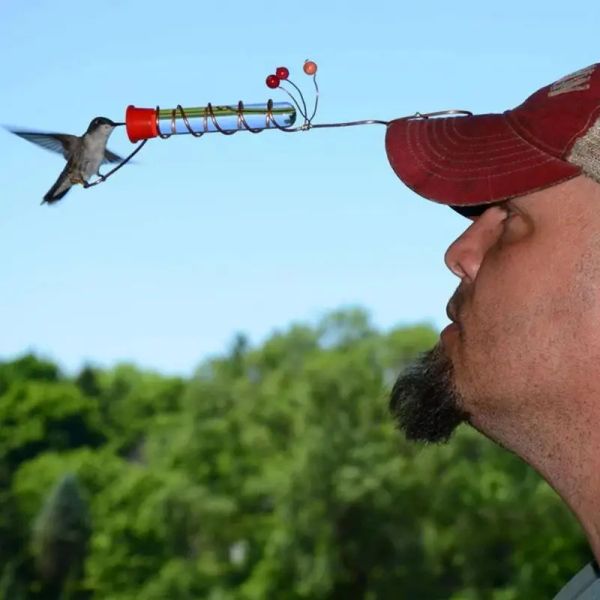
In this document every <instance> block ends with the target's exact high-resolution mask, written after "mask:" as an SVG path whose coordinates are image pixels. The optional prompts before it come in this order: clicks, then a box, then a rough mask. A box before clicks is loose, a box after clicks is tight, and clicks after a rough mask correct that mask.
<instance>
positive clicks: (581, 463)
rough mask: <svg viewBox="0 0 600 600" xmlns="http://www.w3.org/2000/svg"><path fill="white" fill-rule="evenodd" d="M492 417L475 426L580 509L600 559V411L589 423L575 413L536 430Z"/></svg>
mask: <svg viewBox="0 0 600 600" xmlns="http://www.w3.org/2000/svg"><path fill="white" fill-rule="evenodd" d="M581 414H589V413H585V412H582V413H581ZM487 420H488V419H480V420H479V421H480V422H477V423H475V422H474V423H473V426H474V427H476V428H477V429H478V430H480V431H482V432H483V433H484V434H485V435H486V436H488V437H491V438H492V439H494V440H495V441H496V442H497V443H499V444H500V445H501V446H503V447H504V448H507V449H509V450H510V451H511V452H514V453H515V454H517V455H518V456H519V457H521V458H522V459H523V460H524V461H525V462H527V463H528V464H529V465H531V466H532V467H533V468H534V469H535V470H536V471H537V472H538V473H540V475H541V476H542V477H543V478H544V479H545V480H546V481H547V482H548V483H549V484H550V486H551V487H552V488H553V489H554V490H555V491H556V492H557V493H558V494H559V495H560V496H561V498H562V499H563V500H564V502H565V503H566V504H567V505H568V506H569V508H570V509H571V511H572V512H573V513H574V514H575V516H576V517H577V519H578V520H579V522H580V524H581V526H582V527H583V529H584V531H585V534H586V537H587V539H588V542H589V544H590V547H591V549H592V551H593V553H594V556H595V557H596V561H597V562H599V563H600V427H598V424H599V423H600V415H599V420H594V419H588V420H587V421H586V422H585V423H577V422H574V420H573V418H572V415H571V418H569V419H568V420H566V421H565V420H562V421H561V423H557V424H556V426H554V427H553V426H552V424H549V423H548V421H547V420H546V422H545V423H544V425H542V423H543V422H542V423H541V422H540V421H537V422H536V423H533V424H532V426H531V431H525V430H524V429H523V427H522V423H520V424H519V428H518V430H517V428H515V427H514V426H506V427H502V426H501V423H500V422H499V420H498V419H496V418H494V419H493V422H492V419H489V420H490V422H489V423H488V422H485V421H487ZM544 426H545V427H544ZM542 427H544V429H546V431H542ZM490 432H492V433H490Z"/></svg>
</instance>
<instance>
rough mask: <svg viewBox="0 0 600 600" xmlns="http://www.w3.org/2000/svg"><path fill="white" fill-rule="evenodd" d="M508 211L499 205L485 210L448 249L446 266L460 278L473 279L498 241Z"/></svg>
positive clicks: (445, 257) (445, 260)
mask: <svg viewBox="0 0 600 600" xmlns="http://www.w3.org/2000/svg"><path fill="white" fill-rule="evenodd" d="M505 218H506V212H505V210H504V209H502V208H500V207H499V206H492V207H490V208H488V209H487V210H486V211H484V212H483V213H482V214H481V215H480V216H479V217H477V218H476V220H475V221H474V222H473V223H472V224H471V225H470V226H469V228H468V229H467V230H466V231H465V232H464V233H463V234H462V235H461V236H460V237H458V238H457V239H456V240H455V241H454V242H453V243H452V244H451V245H450V247H449V248H448V250H447V251H446V255H445V256H444V262H445V263H446V266H447V267H448V268H449V269H450V270H451V271H452V272H453V273H454V274H455V275H456V276H457V277H460V279H468V280H469V281H473V280H474V279H475V277H477V272H478V271H479V267H480V266H481V262H482V261H483V258H484V257H485V255H486V253H487V251H488V250H489V249H490V247H491V246H492V245H493V244H494V243H496V242H497V241H498V237H499V236H500V233H501V232H502V221H504V219H505Z"/></svg>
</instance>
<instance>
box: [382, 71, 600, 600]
mask: <svg viewBox="0 0 600 600" xmlns="http://www.w3.org/2000/svg"><path fill="white" fill-rule="evenodd" d="M386 150H387V153H388V157H389V160H390V163H391V165H392V167H393V169H394V171H395V172H396V174H397V175H398V176H399V177H400V178H401V179H402V180H403V181H404V182H405V183H406V184H407V185H408V186H409V187H411V188H412V189H413V190H414V191H415V192H416V193H418V194H420V195H422V196H424V197H426V198H429V199H431V200H434V201H436V202H440V203H442V204H447V205H450V206H452V207H453V208H454V209H455V210H458V211H459V212H461V213H462V214H464V215H465V216H468V217H469V218H471V220H472V223H471V224H470V226H469V227H468V228H467V229H466V231H465V232H464V233H463V234H462V235H461V236H460V237H459V238H458V239H457V240H456V241H455V242H454V243H453V244H452V245H451V246H450V247H449V249H448V251H447V253H446V257H445V261H446V264H447V266H448V268H449V269H450V270H451V271H452V272H453V273H454V274H455V275H456V276H457V277H458V278H459V279H460V284H459V286H458V289H457V291H456V293H455V294H454V295H453V297H452V299H451V300H450V302H449V303H448V308H447V312H448V317H449V318H450V320H451V321H452V323H451V325H449V326H448V327H446V329H444V331H443V332H442V334H441V336H440V342H439V343H438V345H437V346H436V347H435V348H434V349H433V350H432V351H431V352H430V353H429V354H428V355H426V356H425V357H423V358H422V360H421V361H420V363H419V364H417V365H415V366H414V367H413V368H411V369H410V370H409V371H408V372H407V373H405V374H403V375H401V376H400V377H399V378H398V381H397V382H396V385H395V386H394V389H393V391H392V395H391V402H390V407H391V410H392V412H393V414H394V416H395V419H396V420H397V422H398V425H399V427H400V428H401V429H402V430H403V431H404V432H405V434H406V436H407V438H409V439H413V440H422V441H427V442H439V441H445V440H447V439H448V438H449V436H450V435H451V434H452V432H453V431H454V429H455V428H456V427H457V426H458V425H459V424H460V423H462V422H468V423H470V424H471V425H472V426H473V427H475V428H476V429H478V430H479V431H481V432H482V433H484V434H485V435H486V436H488V437H490V438H491V439H493V440H494V441H496V442H497V443H499V444H500V445H502V446H504V447H506V448H507V449H509V450H511V451H513V452H515V453H517V454H518V455H519V456H521V457H522V458H523V459H524V460H526V461H527V462H528V463H529V464H530V465H532V466H533V467H534V468H535V469H536V470H537V471H538V472H539V473H540V474H541V475H542V476H543V477H544V478H545V479H546V480H547V481H548V482H549V484H550V485H551V486H552V487H553V488H554V489H555V490H556V491H557V492H558V494H559V495H560V496H561V497H562V499H563V500H564V501H565V502H566V503H567V505H568V506H569V507H570V508H571V510H572V511H573V512H574V514H575V515H576V516H577V518H578V520H579V521H580V523H581V525H582V526H583V528H584V530H585V533H586V535H587V538H588V541H589V543H590V546H591V548H592V550H593V552H594V555H595V557H596V560H598V559H600V370H599V366H600V63H598V64H596V65H592V66H590V67H587V68H585V69H582V70H580V71H578V72H576V73H573V74H571V75H568V76H567V77H564V78H563V79H561V80H559V81H557V82H555V83H553V84H551V85H548V86H546V87H544V88H542V89H540V90H538V91H537V92H535V93H534V94H533V95H531V96H530V97H529V98H528V99H527V100H525V102H524V103H523V104H521V105H520V106H518V107H517V108H515V109H513V110H509V111H507V112H505V113H504V114H492V115H477V116H454V117H446V118H430V119H399V120H397V121H394V122H392V123H391V124H390V125H389V126H388V130H387V135H386ZM556 598H558V599H560V600H566V599H567V598H578V599H580V600H582V599H586V600H589V599H591V598H600V575H599V573H598V572H597V566H596V564H595V563H592V564H591V565H588V566H587V567H585V568H584V569H583V570H582V571H581V572H580V573H579V574H577V575H576V576H575V578H574V579H573V580H571V582H569V583H568V584H567V585H566V586H565V588H563V590H561V592H560V593H559V595H558V596H557V597H556Z"/></svg>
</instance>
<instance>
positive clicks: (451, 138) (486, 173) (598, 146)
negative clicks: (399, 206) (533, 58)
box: [385, 63, 600, 215]
mask: <svg viewBox="0 0 600 600" xmlns="http://www.w3.org/2000/svg"><path fill="white" fill-rule="evenodd" d="M385 148H386V152H387V156H388V159H389V161H390V164H391V166H392V168H393V169H394V171H395V173H396V174H397V175H398V177H400V179H401V180H402V181H403V182H404V183H405V184H406V185H407V186H408V187H410V188H411V189H412V190H413V191H415V192H416V193H417V194H419V195H421V196H423V197H425V198H427V199H429V200H433V201H434V202H439V203H440V204H446V205H450V206H452V208H455V209H456V210H458V211H459V212H460V213H462V214H465V215H474V214H478V213H480V212H482V211H483V210H484V209H485V208H486V206H487V205H490V204H494V203H497V202H501V201H503V200H507V199H508V198H514V197H516V196H522V195H524V194H529V193H531V192H534V191H536V190H541V189H544V188H547V187H550V186H552V185H556V184H557V183H560V182H562V181H566V180H567V179H571V178H572V177H575V176H577V175H580V174H581V173H584V174H586V175H588V176H590V177H592V178H593V179H595V180H596V181H598V182H600V63H596V64H594V65H590V66H589V67H586V68H584V69H580V70H579V71H576V72H575V73H571V74H570V75H567V76H565V77H563V78H562V79H559V80H558V81H555V82H554V83H551V84H550V85H547V86H545V87H543V88H541V89H539V90H538V91H537V92H534V93H533V94H532V95H531V96H529V98H527V100H525V101H524V102H523V103H522V104H520V105H519V106H517V107H516V108H513V109H512V110H507V111H506V112H504V113H501V114H499V113H497V114H482V115H470V116H450V117H435V118H419V117H408V118H402V119H396V120H394V121H391V122H390V123H389V124H388V127H387V132H386V138H385Z"/></svg>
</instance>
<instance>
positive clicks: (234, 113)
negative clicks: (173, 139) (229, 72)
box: [157, 102, 296, 135]
mask: <svg viewBox="0 0 600 600" xmlns="http://www.w3.org/2000/svg"><path fill="white" fill-rule="evenodd" d="M182 110H183V114H182ZM182 110H180V109H179V108H167V109H159V111H158V115H157V116H158V119H157V125H158V132H159V134H160V135H172V134H178V133H190V128H191V129H192V131H193V132H194V133H211V132H214V131H221V132H223V131H224V132H231V131H240V130H244V129H255V130H259V129H277V128H279V127H292V126H293V125H294V123H295V121H296V109H295V108H294V106H292V105H291V104H290V103H289V102H272V103H269V104H267V103H265V104H244V105H242V106H240V105H237V104H234V105H219V106H217V105H211V106H201V107H194V108H183V109H182ZM184 115H185V118H184ZM186 121H187V123H186ZM273 121H274V122H273Z"/></svg>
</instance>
